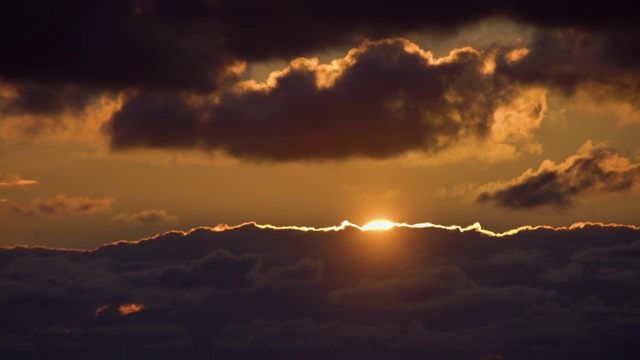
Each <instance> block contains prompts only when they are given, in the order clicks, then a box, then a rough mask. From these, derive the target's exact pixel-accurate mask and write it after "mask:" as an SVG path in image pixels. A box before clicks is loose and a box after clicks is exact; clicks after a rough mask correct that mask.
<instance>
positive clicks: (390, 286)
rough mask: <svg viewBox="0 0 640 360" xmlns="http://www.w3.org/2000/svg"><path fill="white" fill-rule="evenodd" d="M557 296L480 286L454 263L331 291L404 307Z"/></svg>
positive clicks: (336, 296)
mask: <svg viewBox="0 0 640 360" xmlns="http://www.w3.org/2000/svg"><path fill="white" fill-rule="evenodd" d="M553 296H555V295H554V294H553V293H545V292H544V291H540V290H537V289H533V288H529V287H526V286H520V285H517V286H509V287H505V288H489V287H485V286H479V285H478V284H477V283H475V282H474V281H472V280H471V279H469V278H468V277H467V276H466V275H465V273H464V272H463V271H462V270H461V269H459V268H456V267H451V266H441V267H438V268H423V269H415V270H409V271H406V272H404V273H402V274H400V275H399V276H397V277H394V278H391V279H387V280H383V281H378V282H375V281H371V280H369V279H367V280H364V281H362V282H361V283H360V284H358V285H356V286H355V287H352V288H347V289H340V290H335V291H333V292H331V293H330V294H329V295H328V297H329V299H330V300H331V301H332V302H335V303H344V304H365V305H370V306H377V307H392V308H400V309H402V308H405V309H407V308H415V307H433V306H447V305H451V306H460V305H461V304H466V305H478V304H481V303H483V302H494V301H508V300H513V299H518V300H520V301H523V300H524V301H526V300H531V299H535V298H552V297H553Z"/></svg>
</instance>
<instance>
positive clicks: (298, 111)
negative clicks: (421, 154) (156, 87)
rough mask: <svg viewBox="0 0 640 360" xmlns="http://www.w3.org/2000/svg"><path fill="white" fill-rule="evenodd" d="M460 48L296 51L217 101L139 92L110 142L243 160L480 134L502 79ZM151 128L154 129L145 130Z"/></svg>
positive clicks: (352, 151) (501, 95)
mask: <svg viewBox="0 0 640 360" xmlns="http://www.w3.org/2000/svg"><path fill="white" fill-rule="evenodd" d="M484 61H485V58H484V55H483V54H482V53H480V52H478V51H476V50H474V49H471V48H465V49H460V50H456V51H454V52H452V53H451V54H450V56H449V57H448V58H446V59H441V60H436V59H434V58H433V56H432V54H430V53H426V52H423V51H421V50H420V49H419V48H417V46H416V45H415V44H412V43H411V42H409V41H407V40H404V39H393V40H384V41H379V42H365V43H364V44H363V45H361V46H360V47H359V48H357V49H354V50H352V51H351V52H350V53H349V54H348V55H347V56H346V57H345V58H343V59H341V60H338V62H337V63H335V64H334V65H333V66H329V65H322V64H318V62H317V60H313V59H298V60H295V61H293V62H292V63H291V65H290V66H289V67H288V68H287V69H285V70H283V71H282V73H281V74H280V75H279V76H276V77H274V78H272V79H271V80H270V81H268V82H267V83H266V84H258V83H255V82H252V81H247V82H243V83H239V84H237V85H236V86H235V87H233V88H231V89H230V90H228V91H226V92H224V93H223V94H222V95H221V98H220V100H219V102H218V103H216V104H214V103H205V104H198V103H194V101H193V99H190V98H188V97H183V98H175V97H170V96H167V95H166V94H157V93H140V94H138V95H137V96H135V97H134V98H133V99H132V100H130V101H129V102H127V103H126V104H125V105H124V106H123V108H122V109H121V110H120V111H119V112H117V113H115V114H114V117H113V119H112V121H111V123H110V125H109V128H108V130H109V131H108V132H109V134H110V136H111V139H112V146H113V147H115V148H130V147H140V146H143V147H190V148H193V147H196V148H197V147H201V148H205V149H214V150H223V151H225V152H226V153H228V154H230V155H233V156H236V157H240V158H252V159H272V160H302V159H336V158H346V157H351V156H365V157H375V158H384V157H389V156H394V155H399V154H402V153H404V152H406V151H409V150H424V151H428V152H429V151H432V152H434V151H438V150H440V149H442V148H445V147H447V146H450V145H451V144H452V143H455V142H456V141H457V140H458V139H460V138H462V137H467V136H478V137H484V136H485V135H486V134H487V133H488V131H489V127H490V125H491V122H492V116H493V112H494V111H495V109H496V108H497V107H498V106H499V105H503V104H506V103H508V101H509V100H510V99H511V97H510V94H509V93H507V92H506V91H505V88H506V87H507V85H504V86H503V85H499V84H496V83H494V81H492V78H491V77H490V76H487V74H485V73H484V71H485V70H484V65H485V63H484ZM150 129H153V130H151V131H149V130H150Z"/></svg>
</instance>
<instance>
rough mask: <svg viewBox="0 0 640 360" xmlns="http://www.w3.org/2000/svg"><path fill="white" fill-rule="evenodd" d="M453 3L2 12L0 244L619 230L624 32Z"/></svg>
mask: <svg viewBox="0 0 640 360" xmlns="http://www.w3.org/2000/svg"><path fill="white" fill-rule="evenodd" d="M473 4H474V5H473V6H471V5H467V6H462V5H461V4H458V3H457V2H451V3H447V4H438V6H437V7H434V8H431V7H429V6H426V5H425V8H424V9H422V8H421V9H420V10H419V11H418V10H416V8H415V6H416V4H414V3H413V2H402V1H400V2H394V3H393V4H391V3H387V2H385V1H374V2H372V3H371V4H369V5H367V6H360V5H356V4H355V3H353V4H350V5H338V4H333V3H331V2H325V1H301V2H296V1H293V2H286V1H282V2H281V1H211V2H205V1H188V2H171V1H169V2H165V1H118V2H116V3H113V2H111V1H105V2H98V1H91V2H86V3H85V2H80V1H71V2H62V3H58V2H56V3H50V2H30V1H26V2H19V3H18V4H14V5H15V6H14V7H12V9H11V11H6V12H4V14H3V15H2V16H3V21H2V31H3V33H5V34H9V33H10V34H12V35H11V36H4V37H3V39H2V40H0V41H1V43H0V45H1V46H2V48H3V49H5V51H4V53H5V54H4V55H3V57H2V59H1V60H0V74H1V77H0V81H1V82H0V90H1V91H0V111H1V117H0V144H1V145H0V146H2V157H1V158H0V198H1V199H2V203H0V214H1V218H0V219H1V220H0V221H1V222H2V223H1V224H0V226H1V227H2V229H3V236H2V240H1V241H2V244H3V245H13V244H26V245H50V246H66V247H74V248H93V247H96V246H98V245H100V244H102V243H105V242H111V241H114V240H121V239H131V240H134V239H137V238H139V237H141V236H147V235H152V234H155V233H158V232H161V231H165V230H169V229H184V230H187V229H190V228H192V227H195V226H211V225H215V224H218V223H229V224H238V223H242V222H244V221H250V220H252V221H257V222H259V223H271V224H278V225H307V226H329V225H336V224H339V223H340V222H341V221H342V220H345V219H347V220H350V221H352V222H355V223H359V224H363V223H365V222H367V221H369V220H371V219H372V218H376V217H385V218H389V219H393V220H395V221H402V222H409V223H415V222H424V221H430V222H434V223H441V224H447V225H451V224H457V225H469V224H471V223H473V222H476V221H479V222H480V223H482V224H483V226H485V227H487V228H490V229H492V230H506V229H510V228H513V227H517V226H521V225H537V224H549V225H557V226H559V225H570V224H572V223H573V222H576V221H603V222H618V223H627V224H638V218H637V211H638V205H637V204H638V203H639V200H640V198H639V195H638V192H637V187H638V186H637V185H638V180H639V179H640V168H639V167H638V162H639V156H640V153H639V148H638V146H637V145H638V143H637V139H638V138H639V135H640V112H639V109H638V79H639V76H638V74H639V69H638V68H639V63H640V62H639V61H638V52H637V51H636V50H637V47H636V46H637V41H638V40H637V37H636V34H637V26H638V25H637V22H635V21H634V20H635V14H634V13H633V12H629V11H626V9H625V8H624V7H615V6H612V7H607V8H606V9H601V8H599V7H598V8H596V7H592V8H584V9H580V10H579V11H577V12H575V11H572V10H573V9H572V6H571V5H570V4H569V3H563V2H560V3H557V2H554V3H553V4H554V5H553V8H554V10H553V12H552V13H549V10H548V8H547V7H546V6H545V3H540V4H539V5H536V6H528V5H523V6H522V7H520V6H515V5H503V4H501V3H500V2H491V1H489V2H474V3H473ZM549 4H551V3H549ZM570 10H571V11H570Z"/></svg>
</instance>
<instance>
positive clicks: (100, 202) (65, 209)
mask: <svg viewBox="0 0 640 360" xmlns="http://www.w3.org/2000/svg"><path fill="white" fill-rule="evenodd" d="M113 202H114V200H113V199H112V198H103V199H91V198H87V197H69V196H67V195H64V194H60V195H57V196H54V197H52V198H47V199H35V200H32V201H31V202H30V203H29V204H26V205H21V204H15V205H12V206H11V208H12V209H13V211H15V212H16V213H18V214H21V215H29V216H33V215H71V214H93V213H97V212H101V211H105V210H107V209H109V208H110V207H111V205H112V204H113Z"/></svg>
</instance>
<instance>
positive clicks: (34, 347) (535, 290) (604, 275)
mask: <svg viewBox="0 0 640 360" xmlns="http://www.w3.org/2000/svg"><path fill="white" fill-rule="evenodd" d="M638 231H639V230H638V229H637V228H634V227H628V226H603V225H593V224H591V225H590V224H581V225H580V226H575V227H572V228H570V229H569V228H565V229H550V228H540V229H537V230H525V231H520V232H518V233H513V234H511V235H508V236H504V237H502V238H499V239H498V238H495V237H491V236H488V235H486V234H482V233H480V232H475V231H470V232H459V231H457V230H444V229H433V228H432V229H406V228H395V229H391V230H389V231H387V232H379V233H375V234H374V233H371V232H362V231H360V230H357V229H353V228H347V229H345V230H343V231H336V232H334V231H331V232H300V231H292V230H269V229H264V230H261V229H259V228H257V227H254V226H251V225H247V226H244V227H240V228H236V229H234V230H227V231H222V232H218V231H214V230H212V229H207V228H202V229H194V230H193V231H190V232H188V233H181V232H169V233H166V234H162V235H158V236H156V237H153V238H149V239H144V240H141V241H139V242H132V243H125V242H121V243H117V244H111V245H106V246H103V247H100V248H98V249H95V250H92V251H72V250H56V249H47V248H25V247H15V248H11V249H7V248H5V249H0V317H1V318H2V319H3V321H2V322H0V353H2V354H3V355H6V356H7V357H10V358H21V359H30V358H33V359H37V358H42V356H43V355H44V354H48V355H49V356H54V357H64V358H70V359H81V358H86V357H87V356H88V355H89V356H91V357H92V358H98V359H102V358H104V359H106V358H113V357H114V356H121V357H130V356H135V357H136V358H160V359H165V358H166V359H169V358H175V357H177V356H180V357H182V358H185V359H196V358H202V357H203V356H205V357H209V356H213V355H215V356H225V357H233V358H254V357H260V356H261V355H262V356H264V354H269V356H271V357H278V358H292V357H312V358H314V357H317V358H328V357H330V358H336V359H347V358H353V357H354V356H355V357H359V358H390V357H395V358H416V357H419V356H425V355H428V356H430V357H433V358H438V359H480V358H490V357H488V356H490V355H491V354H493V355H496V354H499V355H501V356H503V357H504V358H505V359H507V358H517V359H527V360H528V359H532V360H533V359H539V358H547V359H566V358H567V357H568V356H569V357H579V358H584V359H598V358H603V357H604V356H605V355H610V354H614V355H615V357H616V358H620V359H631V358H634V356H635V355H636V354H637V352H638V350H639V349H638V343H637V341H636V340H637V337H638V336H639V335H640V333H638V329H639V328H640V306H639V305H640V298H639V297H638V286H639V283H638V281H637V274H638V273H640V266H639V264H638V262H637V261H634V260H635V259H636V258H637V248H638V246H637V243H638V240H637V239H638ZM373 237H375V239H373ZM522 259H524V264H522V265H516V264H514V263H515V262H516V261H519V260H522ZM121 309H122V311H120V310H121ZM127 309H129V310H131V311H130V312H126V315H123V314H124V313H125V311H124V310H127ZM114 343H117V344H118V347H114V346H113V344H114ZM496 356H497V355H496ZM494 358H496V357H495V356H494Z"/></svg>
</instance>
